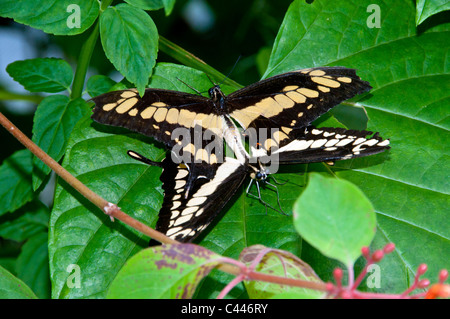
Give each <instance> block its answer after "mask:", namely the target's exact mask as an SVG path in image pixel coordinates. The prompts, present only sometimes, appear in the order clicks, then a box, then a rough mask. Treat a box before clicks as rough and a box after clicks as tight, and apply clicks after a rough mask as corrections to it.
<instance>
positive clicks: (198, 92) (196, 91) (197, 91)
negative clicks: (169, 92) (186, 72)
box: [176, 78, 202, 95]
mask: <svg viewBox="0 0 450 319" xmlns="http://www.w3.org/2000/svg"><path fill="white" fill-rule="evenodd" d="M176 79H177V80H178V81H180V82H181V83H183V84H184V85H186V86H187V87H188V88H190V89H191V90H192V91H194V92H195V93H197V94H198V95H202V92H200V91H199V90H197V89H196V88H194V87H192V86H190V85H189V84H187V83H186V82H184V81H183V80H181V79H179V78H176Z"/></svg>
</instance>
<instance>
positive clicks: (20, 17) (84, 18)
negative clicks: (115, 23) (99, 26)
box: [0, 0, 100, 35]
mask: <svg viewBox="0 0 450 319" xmlns="http://www.w3.org/2000/svg"><path fill="white" fill-rule="evenodd" d="M99 9H100V7H99V2H98V1H97V0H77V1H73V0H22V1H16V0H3V1H1V2H0V16H2V17H7V18H13V19H14V21H16V22H19V23H23V24H26V25H28V26H30V27H33V28H36V29H40V30H42V31H44V32H46V33H51V34H56V35H74V34H79V33H82V32H84V31H86V30H87V29H88V28H89V27H90V26H91V25H92V24H93V23H94V21H95V19H96V18H97V15H98V13H99Z"/></svg>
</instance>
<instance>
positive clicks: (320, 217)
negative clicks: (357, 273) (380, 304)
mask: <svg viewBox="0 0 450 319" xmlns="http://www.w3.org/2000/svg"><path fill="white" fill-rule="evenodd" d="M294 225H295V228H296V229H297V231H298V232H299V234H300V235H301V236H302V238H303V239H305V240H306V241H307V242H308V243H309V244H310V245H312V246H314V247H315V248H317V249H318V250H319V251H320V252H321V253H322V254H324V255H325V256H328V257H330V258H334V259H337V260H339V261H341V262H342V263H344V264H345V265H346V266H349V267H351V266H353V264H354V262H355V261H356V259H357V258H358V257H359V256H360V255H361V248H362V247H364V246H369V245H370V243H371V242H372V239H373V237H374V235H375V226H376V218H375V213H374V208H373V206H372V204H371V203H370V201H369V200H368V199H367V198H366V197H365V196H364V194H363V193H362V192H361V190H359V189H358V188H357V187H356V186H355V185H353V184H352V183H350V182H348V181H345V180H340V179H336V178H325V177H323V176H321V175H320V174H317V173H311V174H309V182H308V186H307V187H306V189H305V190H304V192H303V193H302V195H301V196H300V197H299V199H298V200H297V201H296V202H295V205H294Z"/></svg>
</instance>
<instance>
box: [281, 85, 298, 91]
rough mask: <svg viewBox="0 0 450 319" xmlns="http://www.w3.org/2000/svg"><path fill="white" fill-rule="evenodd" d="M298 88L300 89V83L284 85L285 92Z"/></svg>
mask: <svg viewBox="0 0 450 319" xmlns="http://www.w3.org/2000/svg"><path fill="white" fill-rule="evenodd" d="M296 89H298V85H288V86H285V87H284V89H283V92H286V91H293V90H296Z"/></svg>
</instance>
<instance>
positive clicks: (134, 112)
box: [128, 108, 138, 116]
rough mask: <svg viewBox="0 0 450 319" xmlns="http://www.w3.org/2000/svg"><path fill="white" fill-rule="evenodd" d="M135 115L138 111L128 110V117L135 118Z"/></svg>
mask: <svg viewBox="0 0 450 319" xmlns="http://www.w3.org/2000/svg"><path fill="white" fill-rule="evenodd" d="M137 113H138V109H136V108H134V109H132V110H130V112H128V114H129V115H130V116H136V115H137Z"/></svg>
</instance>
